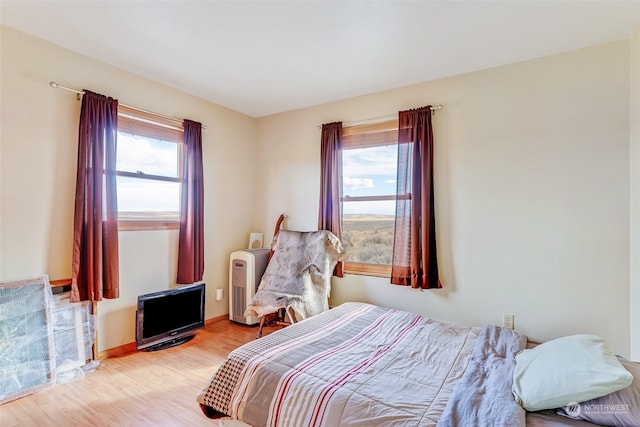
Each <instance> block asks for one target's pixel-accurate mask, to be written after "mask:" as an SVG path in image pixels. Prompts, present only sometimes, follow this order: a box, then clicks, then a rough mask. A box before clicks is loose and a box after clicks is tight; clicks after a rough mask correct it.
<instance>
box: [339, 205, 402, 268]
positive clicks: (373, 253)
mask: <svg viewBox="0 0 640 427" xmlns="http://www.w3.org/2000/svg"><path fill="white" fill-rule="evenodd" d="M393 226H394V218H393V217H392V216H388V215H353V214H352V215H344V216H343V221H342V227H343V229H342V242H343V244H344V246H345V250H346V252H347V253H348V254H349V257H348V258H347V260H348V261H349V262H361V263H366V264H387V265H388V264H391V252H392V250H393Z"/></svg>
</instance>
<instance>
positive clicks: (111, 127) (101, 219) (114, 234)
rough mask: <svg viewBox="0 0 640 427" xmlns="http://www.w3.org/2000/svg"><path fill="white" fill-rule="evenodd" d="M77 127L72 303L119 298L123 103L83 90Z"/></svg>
mask: <svg viewBox="0 0 640 427" xmlns="http://www.w3.org/2000/svg"><path fill="white" fill-rule="evenodd" d="M84 92H85V94H84V96H83V97H82V107H81V110H80V126H79V131H78V168H77V176H76V199H75V211H74V217H73V254H72V266H71V301H72V302H77V301H86V300H89V301H100V300H102V298H103V297H104V298H118V296H119V292H120V291H119V284H118V283H119V269H118V205H117V199H116V137H117V132H118V101H117V100H115V99H113V98H108V97H106V96H104V95H99V94H96V93H93V92H90V91H88V90H85V91H84Z"/></svg>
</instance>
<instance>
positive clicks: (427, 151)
mask: <svg viewBox="0 0 640 427" xmlns="http://www.w3.org/2000/svg"><path fill="white" fill-rule="evenodd" d="M391 283H393V284H396V285H408V286H411V287H412V288H421V289H428V288H441V287H442V285H441V283H440V278H439V275H438V259H437V253H436V219H435V210H434V196H433V131H432V129H431V106H427V107H422V108H417V109H414V110H408V111H401V112H400V113H399V116H398V181H397V200H396V221H395V234H394V245H393V260H392V265H391Z"/></svg>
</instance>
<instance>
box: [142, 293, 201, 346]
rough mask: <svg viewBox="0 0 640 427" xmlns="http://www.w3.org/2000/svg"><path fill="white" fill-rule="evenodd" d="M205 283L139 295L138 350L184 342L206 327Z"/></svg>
mask: <svg viewBox="0 0 640 427" xmlns="http://www.w3.org/2000/svg"><path fill="white" fill-rule="evenodd" d="M204 295H205V284H204V283H200V284H196V285H189V286H182V287H179V288H175V289H168V290H166V291H160V292H154V293H151V294H146V295H140V296H139V297H138V309H137V312H136V346H137V348H138V350H142V349H148V350H157V349H160V348H167V347H171V346H174V345H178V344H182V343H183V342H186V341H188V340H189V339H191V338H193V332H194V331H195V330H197V329H200V328H203V327H204Z"/></svg>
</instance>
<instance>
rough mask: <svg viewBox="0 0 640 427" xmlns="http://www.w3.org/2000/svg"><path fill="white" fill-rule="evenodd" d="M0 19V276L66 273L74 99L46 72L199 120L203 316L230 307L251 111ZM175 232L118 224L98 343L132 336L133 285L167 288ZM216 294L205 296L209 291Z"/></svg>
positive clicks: (244, 222) (247, 211)
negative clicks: (111, 291) (113, 289)
mask: <svg viewBox="0 0 640 427" xmlns="http://www.w3.org/2000/svg"><path fill="white" fill-rule="evenodd" d="M0 28H1V39H2V40H1V43H2V44H1V49H0V50H1V58H0V59H1V62H2V65H1V66H2V69H1V71H2V76H1V87H0V90H1V98H2V101H1V104H0V107H1V112H0V114H1V116H0V117H1V123H2V127H1V130H0V132H1V133H0V162H1V163H0V166H1V168H0V218H1V222H0V281H8V280H14V279H21V278H27V277H33V276H37V275H41V274H48V275H49V277H50V279H52V280H54V279H65V278H69V277H70V276H71V242H72V222H73V200H74V191H75V190H74V188H75V168H76V149H77V128H78V116H79V110H80V102H78V101H77V100H76V97H75V95H73V94H71V93H69V92H66V91H62V90H55V89H52V88H50V87H49V85H48V83H49V81H51V80H54V81H57V82H58V83H60V84H62V85H65V86H69V87H72V88H77V89H83V88H86V89H91V90H93V91H95V92H99V93H103V94H105V95H110V96H113V97H115V98H117V99H119V100H120V102H122V103H124V104H128V105H133V106H136V107H139V108H143V109H146V110H150V111H154V112H157V113H160V114H164V115H168V116H173V117H185V118H189V119H192V120H197V121H200V122H202V123H205V124H206V125H207V129H206V130H204V131H203V156H204V166H205V171H204V172H205V194H206V199H205V276H204V281H205V282H206V283H207V287H208V292H207V307H206V316H207V318H210V317H215V316H219V315H222V314H225V313H227V312H228V302H227V301H228V300H227V295H226V294H227V292H226V286H227V280H228V279H227V277H228V256H229V253H230V252H232V251H234V250H236V249H238V248H241V247H246V244H247V239H248V234H249V232H250V231H251V223H252V208H253V206H254V202H253V200H254V193H253V185H252V184H253V182H254V180H255V174H254V172H253V168H252V167H250V166H247V167H245V165H252V164H254V163H255V162H256V161H257V159H256V157H255V144H256V123H255V119H253V118H250V117H248V116H245V115H243V114H240V113H237V112H234V111H231V110H228V109H225V108H222V107H220V106H217V105H214V104H211V103H209V102H207V101H204V100H202V99H199V98H197V97H193V96H190V95H186V94H184V93H182V92H179V91H177V90H174V89H171V88H169V87H166V86H164V85H161V84H158V83H155V82H153V81H150V80H148V79H145V78H142V77H140V76H136V75H133V74H130V73H127V72H124V71H122V70H120V69H117V68H114V67H112V66H109V65H107V64H104V63H101V62H98V61H94V60H92V59H89V58H87V57H85V56H83V55H80V54H77V53H74V52H71V51H69V50H66V49H63V48H60V47H58V46H56V45H53V44H50V43H47V42H44V41H42V40H39V39H36V38H33V37H31V36H28V35H26V34H24V33H21V32H18V31H15V30H13V29H11V28H8V27H6V26H2V27H0ZM176 246H177V231H131V232H120V286H121V295H122V296H121V297H120V298H119V299H117V300H104V301H103V302H101V303H99V305H98V309H99V313H100V316H99V334H98V335H99V346H98V347H99V350H101V351H102V350H105V349H108V348H113V347H117V346H119V345H123V344H126V343H130V342H132V341H134V339H135V333H134V313H135V303H136V297H137V295H139V294H142V293H147V292H152V291H157V290H162V289H167V288H170V287H172V286H175V275H176V262H177V261H176V259H177V258H176V256H177V249H176ZM216 287H224V288H225V298H224V300H223V301H221V302H217V301H215V288H216Z"/></svg>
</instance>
